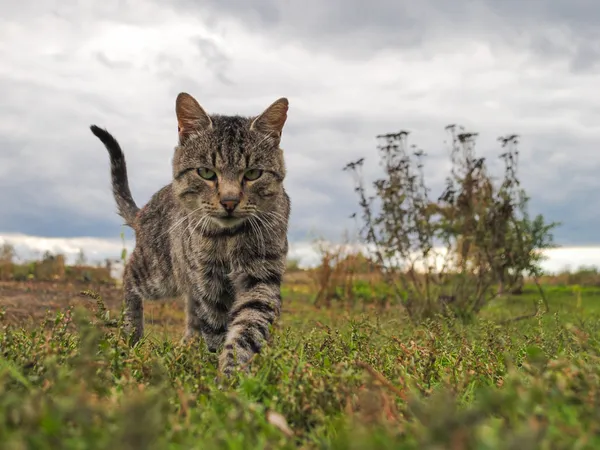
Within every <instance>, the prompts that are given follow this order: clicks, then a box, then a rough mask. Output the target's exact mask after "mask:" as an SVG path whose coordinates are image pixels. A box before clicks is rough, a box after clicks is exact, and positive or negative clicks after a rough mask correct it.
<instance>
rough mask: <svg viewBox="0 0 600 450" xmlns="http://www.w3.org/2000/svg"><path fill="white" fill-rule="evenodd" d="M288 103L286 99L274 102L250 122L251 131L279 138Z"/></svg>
mask: <svg viewBox="0 0 600 450" xmlns="http://www.w3.org/2000/svg"><path fill="white" fill-rule="evenodd" d="M288 106H289V102H288V99H287V98H285V97H284V98H280V99H279V100H275V101H274V102H273V103H272V104H271V106H269V107H268V108H267V109H265V110H264V111H263V113H262V114H261V115H260V116H258V117H257V118H256V119H254V120H253V121H252V125H250V129H251V130H256V131H259V132H262V133H265V134H270V135H275V136H277V137H278V138H279V137H281V132H282V130H283V125H285V121H286V119H287V111H288Z"/></svg>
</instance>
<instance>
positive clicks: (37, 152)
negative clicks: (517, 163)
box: [0, 0, 600, 244]
mask: <svg viewBox="0 0 600 450" xmlns="http://www.w3.org/2000/svg"><path fill="white" fill-rule="evenodd" d="M0 3H1V4H2V5H3V6H4V5H5V4H6V6H7V8H3V11H4V10H6V13H5V14H4V13H3V17H2V18H0V25H1V24H4V25H6V24H7V23H9V22H10V24H11V26H10V27H7V26H4V27H2V28H0V42H9V41H10V42H11V43H12V44H11V46H2V45H1V44H0V58H1V59H2V60H3V61H6V64H5V65H4V68H3V69H2V70H1V71H0V90H1V91H2V92H3V101H2V105H0V119H1V120H0V204H2V214H0V234H1V233H2V232H23V233H27V234H35V235H48V236H57V237H69V236H86V235H89V236H96V237H105V238H114V237H117V236H118V233H119V232H120V231H121V226H120V224H121V220H120V218H119V217H118V216H117V215H116V214H115V213H114V211H115V207H114V201H113V199H112V197H111V192H110V186H109V182H110V179H109V174H108V157H107V155H106V152H105V150H104V149H103V147H102V145H101V144H100V143H99V142H98V141H97V139H96V138H95V137H94V136H92V134H91V133H90V132H89V129H88V127H89V125H90V124H92V123H96V124H98V125H100V126H102V127H106V128H108V130H109V131H110V132H112V133H113V134H114V135H115V136H116V137H117V139H118V140H119V141H120V142H121V144H122V146H123V148H124V150H125V153H126V156H127V161H128V166H129V170H130V182H131V188H132V191H133V194H134V197H135V198H136V200H137V202H138V203H139V204H143V203H145V202H146V201H147V200H148V199H149V198H150V196H151V195H152V194H153V193H154V192H155V191H156V190H158V189H159V188H160V187H161V186H163V185H164V184H165V183H168V182H169V178H170V176H171V174H170V166H169V164H170V158H171V155H172V151H173V146H174V145H175V137H176V136H175V135H176V124H175V118H174V101H175V96H176V95H177V93H179V92H181V91H188V92H190V93H192V94H193V95H194V96H196V97H197V98H198V100H199V102H200V103H201V104H202V105H203V106H204V107H205V108H206V109H207V110H208V111H211V112H218V113H231V114H234V113H240V114H248V115H254V114H258V113H259V112H260V111H262V110H263V109H264V108H265V107H266V106H268V105H269V104H270V103H271V102H272V101H273V100H275V99H276V98H277V97H279V96H282V95H285V96H287V97H289V98H290V112H289V119H288V123H287V124H286V127H285V129H284V138H283V142H282V145H283V148H284V151H285V153H286V156H287V166H288V179H287V187H288V191H289V193H290V195H291V197H292V204H293V206H292V221H291V224H290V240H291V241H293V242H296V241H305V240H307V239H310V238H311V237H316V236H323V237H326V238H330V239H336V238H339V237H340V235H341V233H342V232H343V231H344V230H345V229H350V230H351V229H353V228H354V222H353V221H352V220H351V219H349V218H348V217H349V216H350V214H352V213H353V212H355V211H357V209H358V208H357V203H356V196H355V194H354V192H353V190H352V187H353V185H352V179H351V177H350V176H349V175H348V174H346V173H344V172H342V168H343V166H344V165H345V164H346V163H347V162H349V161H351V160H354V159H357V158H359V157H365V158H366V167H365V176H366V177H367V179H368V180H373V179H374V178H375V177H377V175H378V174H379V171H380V169H379V167H378V158H377V150H376V144H377V141H376V139H375V136H376V135H377V134H380V133H385V132H391V131H398V130H400V129H407V130H409V131H411V136H410V142H411V143H414V144H416V145H418V146H419V147H421V148H423V149H424V150H425V151H426V152H427V153H428V155H429V156H428V158H427V160H426V174H427V176H428V179H429V180H430V181H431V183H432V190H433V192H432V195H437V193H438V192H439V190H440V189H441V187H442V182H443V179H444V177H445V176H446V173H447V172H446V171H447V168H448V158H447V150H446V147H445V146H444V143H443V141H444V139H445V138H446V134H445V133H444V126H445V125H447V124H448V123H461V124H464V125H465V126H466V127H467V128H468V129H469V130H472V131H478V132H480V135H481V138H480V140H479V143H478V150H479V152H480V154H482V155H485V156H487V157H488V158H490V160H491V161H496V162H495V163H494V164H495V168H499V166H498V162H497V158H496V156H497V155H498V154H499V152H500V150H499V147H498V144H497V142H496V137H497V136H498V135H503V134H508V133H518V134H520V135H522V136H523V139H522V145H521V149H522V152H521V155H522V160H521V168H520V170H521V174H522V176H523V182H524V185H525V187H526V188H527V189H528V191H529V192H530V193H531V195H532V197H533V200H532V204H531V206H532V212H533V213H537V212H541V213H544V214H545V215H547V217H548V219H549V220H560V221H562V222H563V226H562V227H561V228H560V229H559V230H558V231H557V234H556V236H557V239H558V240H559V242H562V243H565V244H592V243H597V242H598V241H599V239H598V237H597V236H596V226H595V224H596V223H597V222H598V220H600V200H599V201H597V200H594V198H597V195H596V193H597V192H598V190H600V178H599V177H597V176H596V174H597V173H598V170H599V169H600V157H598V156H597V150H596V149H597V148H598V146H599V145H600V127H599V126H598V125H597V124H598V123H600V98H598V97H597V94H596V92H598V91H599V90H598V81H597V80H598V79H599V78H598V75H600V73H599V70H598V67H597V65H596V60H597V59H598V54H599V53H600V47H599V45H597V44H596V42H600V40H599V39H597V37H599V36H598V31H596V30H597V28H596V27H597V25H598V24H600V5H598V6H594V5H593V3H592V2H584V1H573V2H569V3H568V4H567V2H566V0H565V1H562V0H561V1H553V2H546V1H545V2H542V1H530V2H516V0H511V1H508V2H498V1H491V0H476V1H471V2H466V1H458V2H450V3H448V2H442V1H441V0H437V1H433V0H431V1H424V2H421V3H418V2H417V3H415V2H412V3H409V2H398V1H391V0H390V1H376V2H367V3H365V2H363V1H358V0H344V2H342V1H341V0H335V1H331V2H317V1H316V0H310V1H309V2H308V3H302V2H299V1H298V2H277V1H268V0H261V1H254V2H247V1H241V0H239V1H237V0H225V1H219V2H216V1H208V2H202V3H197V2H196V3H193V2H191V1H189V0H180V1H178V2H176V3H175V4H174V6H166V5H164V4H162V3H161V4H158V3H152V2H141V1H137V0H130V1H128V2H118V1H113V2H107V3H103V4H100V3H97V4H96V3H93V4H92V3H88V2H83V1H81V2H76V1H67V2H64V3H61V4H60V7H56V6H52V5H45V4H44V5H43V6H39V5H38V6H36V5H37V4H36V5H34V4H33V2H30V1H24V2H19V4H18V6H19V7H15V6H14V5H16V4H14V5H13V3H11V2H8V1H7V0H0ZM198 5H200V6H198Z"/></svg>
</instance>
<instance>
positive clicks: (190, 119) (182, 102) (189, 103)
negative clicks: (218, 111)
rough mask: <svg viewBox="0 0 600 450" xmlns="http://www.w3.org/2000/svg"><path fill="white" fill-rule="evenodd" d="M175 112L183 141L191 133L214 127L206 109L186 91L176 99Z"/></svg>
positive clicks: (180, 137)
mask: <svg viewBox="0 0 600 450" xmlns="http://www.w3.org/2000/svg"><path fill="white" fill-rule="evenodd" d="M175 113H176V114H177V129H178V131H179V140H180V141H181V142H183V141H185V139H186V138H187V137H188V135H190V134H191V133H193V132H195V131H200V130H204V129H210V128H212V121H211V120H210V117H209V115H208V114H206V111H204V109H203V108H202V106H200V104H199V103H198V102H197V101H196V99H195V98H194V97H192V96H191V95H190V94H188V93H186V92H181V93H180V94H179V95H178V96H177V99H176V100H175Z"/></svg>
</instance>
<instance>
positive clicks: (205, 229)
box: [90, 92, 291, 375]
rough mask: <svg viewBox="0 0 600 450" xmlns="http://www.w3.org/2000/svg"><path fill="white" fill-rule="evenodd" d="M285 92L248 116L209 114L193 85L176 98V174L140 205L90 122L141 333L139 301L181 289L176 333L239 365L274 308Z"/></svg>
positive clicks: (129, 329) (282, 258)
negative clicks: (106, 161) (131, 239)
mask: <svg viewBox="0 0 600 450" xmlns="http://www.w3.org/2000/svg"><path fill="white" fill-rule="evenodd" d="M287 111H288V100H287V99H286V98H280V99H278V100H276V101H275V102H274V103H272V104H271V105H270V106H269V107H268V108H267V109H265V110H264V111H263V112H262V113H261V114H259V115H258V116H254V117H241V116H237V115H236V116H226V115H217V114H212V115H209V114H207V113H206V111H205V110H204V109H203V108H202V107H201V106H200V104H199V103H198V102H197V101H196V99H194V98H193V97H192V96H191V95H189V94H187V93H185V92H182V93H180V94H179V95H178V96H177V99H176V101H175V112H176V116H177V122H178V134H179V139H178V141H179V143H178V145H177V146H176V147H175V153H174V156H173V161H172V172H173V173H172V175H173V178H172V181H171V183H170V184H168V185H167V186H165V187H163V188H162V189H160V190H159V191H158V192H156V193H155V194H154V195H153V196H152V198H151V199H150V201H149V202H148V203H147V204H146V205H145V206H144V207H142V208H141V209H139V208H138V206H137V205H136V203H135V201H134V200H133V197H132V195H131V192H130V190H129V182H128V178H127V167H126V164H125V156H124V154H123V152H122V150H121V147H120V145H119V143H118V142H117V140H116V139H115V138H114V137H113V136H112V135H111V134H110V133H109V132H108V131H106V130H104V129H101V128H99V127H97V126H96V125H91V126H90V129H91V131H92V133H93V134H94V135H95V136H96V137H98V138H99V139H100V141H102V143H103V144H104V146H105V147H106V149H107V150H108V153H109V156H110V163H111V175H112V190H113V195H114V198H115V201H116V203H117V209H118V214H119V215H120V216H121V217H122V218H123V219H124V220H125V222H126V225H128V226H130V227H131V228H132V229H133V230H134V232H135V237H136V244H135V248H134V250H133V252H132V254H131V256H130V258H129V260H128V261H127V263H126V265H125V270H124V273H123V292H124V302H125V313H124V314H125V321H124V322H125V323H124V329H125V331H126V333H127V334H128V335H129V342H130V343H132V344H135V343H137V342H138V341H139V340H140V339H141V338H142V336H143V331H144V318H143V301H144V300H150V299H159V298H165V297H174V296H182V297H184V298H185V304H186V329H185V333H184V335H183V338H182V341H183V342H188V341H189V340H190V339H192V338H193V337H194V336H197V335H201V336H202V337H203V339H204V342H205V344H206V346H207V347H208V350H209V351H210V352H213V353H215V352H217V351H219V350H220V354H219V357H218V369H219V372H220V373H221V374H224V375H230V374H231V373H232V372H233V370H235V369H236V368H245V367H247V366H248V363H249V362H250V359H251V358H252V357H253V356H254V354H256V353H258V352H260V350H261V348H262V346H263V344H264V343H265V342H266V341H267V340H268V339H269V334H270V327H271V325H272V324H273V323H274V321H276V320H277V319H278V318H279V316H280V310H281V281H282V277H283V274H284V271H285V267H286V256H287V252H288V239H287V230H288V221H289V216H290V208H291V202H290V198H289V196H288V194H287V193H286V191H285V189H284V186H283V181H284V178H285V175H286V168H285V164H284V155H283V150H282V149H281V148H280V146H279V145H280V141H281V135H282V130H283V126H284V124H285V122H286V120H287Z"/></svg>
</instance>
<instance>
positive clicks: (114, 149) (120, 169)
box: [90, 125, 140, 228]
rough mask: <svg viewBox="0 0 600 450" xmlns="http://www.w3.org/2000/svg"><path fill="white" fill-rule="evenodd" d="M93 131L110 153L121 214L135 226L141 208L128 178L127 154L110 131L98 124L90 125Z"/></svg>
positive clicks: (113, 183) (128, 223)
mask: <svg viewBox="0 0 600 450" xmlns="http://www.w3.org/2000/svg"><path fill="white" fill-rule="evenodd" d="M90 130H92V133H94V135H95V136H96V137H97V138H98V139H100V140H101V141H102V143H103V144H104V146H105V147H106V149H107V150H108V154H109V155H110V174H111V177H112V189H113V195H114V197H115V200H116V202H117V208H118V212H119V215H120V216H121V217H122V218H123V219H125V222H126V224H127V225H129V226H130V227H132V228H133V223H134V220H135V216H136V214H137V212H138V211H139V210H140V209H139V208H138V207H137V205H136V204H135V201H134V200H133V197H132V196H131V191H130V190H129V181H128V180H127V165H126V164H125V155H124V154H123V150H121V146H120V145H119V143H118V142H117V140H116V139H115V138H114V137H113V136H112V134H110V133H109V132H108V131H106V130H103V129H102V128H100V127H97V126H96V125H92V126H90Z"/></svg>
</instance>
